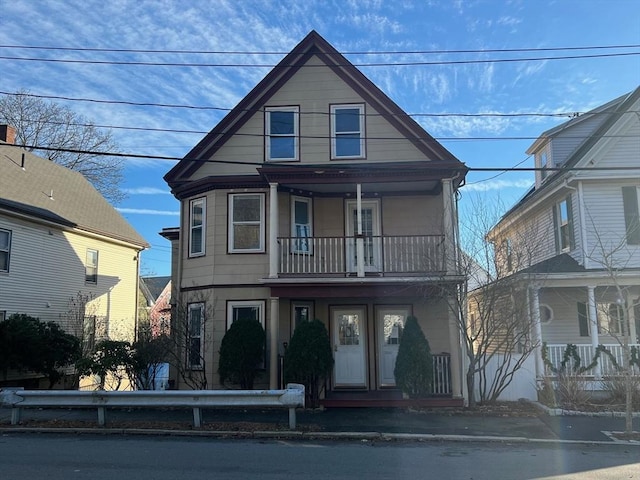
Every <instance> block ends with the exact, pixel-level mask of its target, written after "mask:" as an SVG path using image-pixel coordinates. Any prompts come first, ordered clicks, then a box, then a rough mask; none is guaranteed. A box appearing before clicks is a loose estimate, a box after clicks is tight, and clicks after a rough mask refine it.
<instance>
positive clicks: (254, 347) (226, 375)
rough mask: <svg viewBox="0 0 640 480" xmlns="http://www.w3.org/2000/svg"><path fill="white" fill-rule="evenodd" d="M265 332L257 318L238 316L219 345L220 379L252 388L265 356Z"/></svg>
mask: <svg viewBox="0 0 640 480" xmlns="http://www.w3.org/2000/svg"><path fill="white" fill-rule="evenodd" d="M265 339H266V335H265V332H264V328H262V325H260V322H259V321H257V320H255V319H249V318H239V319H238V320H235V321H234V322H233V323H232V324H231V327H230V328H229V330H227V333H226V334H225V335H224V337H223V338H222V343H221V345H220V365H219V367H218V373H219V374H220V383H222V384H223V385H224V384H225V382H230V383H235V384H239V385H240V388H241V389H243V390H251V389H253V382H254V380H255V378H256V376H257V375H258V373H259V371H260V365H261V364H262V362H263V360H264V348H265Z"/></svg>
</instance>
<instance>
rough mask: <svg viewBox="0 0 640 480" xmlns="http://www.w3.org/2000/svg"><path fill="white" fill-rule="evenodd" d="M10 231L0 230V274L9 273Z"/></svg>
mask: <svg viewBox="0 0 640 480" xmlns="http://www.w3.org/2000/svg"><path fill="white" fill-rule="evenodd" d="M10 254H11V230H5V229H0V272H8V271H9V257H10V256H11V255H10Z"/></svg>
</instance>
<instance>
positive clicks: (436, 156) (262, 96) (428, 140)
mask: <svg viewBox="0 0 640 480" xmlns="http://www.w3.org/2000/svg"><path fill="white" fill-rule="evenodd" d="M314 55H315V56H317V57H318V58H319V59H320V60H322V61H323V62H324V63H325V64H326V65H327V66H328V67H329V68H330V69H331V70H332V71H333V72H334V73H335V74H336V75H337V76H338V77H339V78H340V79H342V80H343V81H344V82H345V83H347V84H348V85H349V86H350V87H351V88H352V89H353V90H354V91H355V92H356V93H357V94H358V95H360V96H361V97H362V98H363V99H364V100H365V101H366V102H367V103H369V104H370V105H371V106H372V107H373V108H374V109H375V110H376V111H378V112H380V113H383V114H385V117H386V119H387V120H388V121H389V123H390V124H391V125H393V126H394V127H395V128H396V129H398V131H400V132H401V133H403V135H404V136H405V137H407V139H410V141H411V142H412V143H413V144H414V145H415V146H416V147H417V148H418V149H419V150H420V151H421V152H422V153H424V154H425V156H427V157H428V158H431V159H433V160H444V161H446V162H447V163H449V164H455V165H456V166H457V167H458V168H461V169H465V170H466V167H465V166H464V164H463V163H462V162H460V160H458V159H457V158H456V157H455V156H454V155H453V154H452V153H451V152H449V151H448V150H447V149H446V148H444V147H443V146H442V145H441V144H440V143H438V141H437V140H435V139H434V138H433V137H432V136H431V135H429V134H428V133H427V132H426V131H425V130H424V129H423V128H422V127H421V126H420V125H419V124H418V123H417V122H416V121H415V120H413V119H412V118H411V117H410V116H409V115H407V114H406V113H405V112H404V111H403V110H402V109H401V108H400V107H399V106H398V105H397V104H396V103H395V102H394V101H393V100H391V99H390V98H389V97H388V96H387V95H386V94H385V93H384V92H383V91H382V90H380V89H379V88H378V87H377V86H376V85H375V84H374V83H373V82H371V80H369V79H368V78H367V77H366V76H365V75H364V74H362V73H361V72H360V70H358V69H357V68H356V67H355V66H354V65H353V64H352V63H351V62H349V61H348V60H347V59H346V58H345V57H344V56H342V55H341V54H340V53H339V52H338V51H337V50H336V49H335V48H334V47H333V46H332V45H331V44H329V43H328V42H327V41H326V40H325V39H324V38H322V37H321V36H320V35H319V34H318V33H317V32H316V31H314V30H312V31H311V32H310V33H309V34H308V35H307V36H306V37H305V38H304V39H303V40H302V41H301V42H300V43H299V44H298V45H296V47H295V48H294V49H293V50H292V51H291V52H290V53H289V54H288V55H286V56H285V57H284V58H283V59H282V61H280V63H278V65H276V66H275V67H274V68H273V69H272V70H271V71H270V72H269V73H268V74H267V75H266V76H265V77H264V78H263V79H262V80H261V81H260V82H259V83H258V84H257V85H256V86H255V87H254V88H253V90H251V91H250V92H249V93H248V94H247V95H246V96H245V97H244V98H243V99H242V100H241V101H240V102H239V103H238V104H237V105H236V106H235V107H234V108H233V109H232V110H231V111H230V112H229V113H228V114H227V115H226V116H225V117H224V118H223V119H222V120H221V121H220V122H219V123H218V124H217V125H216V126H215V127H214V128H213V129H212V130H211V131H210V132H209V133H208V134H207V135H206V136H205V137H204V138H203V139H202V140H201V141H200V142H199V143H198V144H197V145H196V146H195V147H194V148H193V149H192V150H191V151H190V152H189V153H187V155H186V156H185V157H184V158H183V159H182V160H181V161H180V162H179V163H178V164H177V165H176V166H174V167H173V168H172V169H171V170H170V171H169V172H168V173H167V174H166V175H165V176H164V179H165V181H166V182H167V183H168V184H169V185H170V186H172V187H174V186H175V185H179V184H180V182H179V180H180V179H181V178H186V177H188V176H189V175H192V174H193V173H194V172H195V171H197V170H198V168H200V166H201V165H202V164H203V163H204V162H205V161H206V160H207V159H209V158H211V156H212V155H213V154H214V153H215V152H216V151H217V150H218V149H219V148H220V147H221V146H222V145H223V144H224V143H225V142H226V141H227V140H228V139H229V138H231V137H232V136H233V135H234V133H236V132H237V131H238V130H239V129H240V128H241V127H242V126H243V125H244V124H245V123H246V122H247V121H248V120H249V119H250V118H251V116H253V115H254V114H255V113H256V112H257V111H259V110H260V109H261V108H262V107H263V105H264V104H265V103H267V102H268V101H269V99H270V98H271V97H272V96H273V95H274V94H275V93H276V92H277V91H278V90H279V89H280V87H282V86H283V85H284V84H285V83H286V82H287V81H288V80H289V79H290V78H291V77H292V76H293V75H294V74H295V73H296V72H297V71H298V70H299V69H300V68H301V67H302V66H303V65H304V64H305V63H306V62H307V61H308V60H309V59H310V58H311V57H312V56H314Z"/></svg>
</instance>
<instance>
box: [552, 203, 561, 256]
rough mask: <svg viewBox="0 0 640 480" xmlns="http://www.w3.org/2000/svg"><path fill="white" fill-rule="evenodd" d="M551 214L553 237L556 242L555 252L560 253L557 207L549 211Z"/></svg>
mask: <svg viewBox="0 0 640 480" xmlns="http://www.w3.org/2000/svg"><path fill="white" fill-rule="evenodd" d="M551 210H552V212H553V236H554V238H555V242H556V252H560V229H559V228H558V205H554V206H553V208H552V209H551Z"/></svg>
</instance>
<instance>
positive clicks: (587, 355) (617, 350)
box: [547, 344, 640, 376]
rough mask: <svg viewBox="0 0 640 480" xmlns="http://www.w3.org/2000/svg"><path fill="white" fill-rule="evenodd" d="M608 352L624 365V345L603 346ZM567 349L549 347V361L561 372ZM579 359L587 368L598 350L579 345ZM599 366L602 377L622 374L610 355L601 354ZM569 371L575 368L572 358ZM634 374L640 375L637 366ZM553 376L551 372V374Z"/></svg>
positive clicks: (586, 374)
mask: <svg viewBox="0 0 640 480" xmlns="http://www.w3.org/2000/svg"><path fill="white" fill-rule="evenodd" d="M603 346H604V347H605V348H606V349H607V350H609V351H610V352H611V354H612V356H613V358H615V361H616V363H617V364H618V365H619V366H621V365H623V364H624V349H623V346H622V345H619V344H611V345H603ZM631 346H635V347H636V348H640V345H638V344H634V345H630V347H631ZM566 349H567V345H566V344H553V345H547V359H548V360H549V362H550V363H551V365H553V368H554V369H555V370H559V369H560V368H561V365H562V359H563V357H564V352H565V350H566ZM576 349H577V354H578V357H580V366H581V367H585V366H587V365H589V364H590V363H591V362H592V361H593V359H594V358H595V355H596V350H595V348H594V347H593V346H592V345H585V344H579V345H576ZM598 365H599V366H600V373H601V375H605V376H606V375H616V374H619V373H620V372H619V371H618V370H617V369H616V367H615V365H614V363H613V362H612V361H611V358H610V357H609V355H605V354H603V353H601V354H600V358H599V359H598ZM566 368H567V369H570V368H573V359H572V358H570V359H569V362H568V364H567V365H566ZM633 370H634V373H635V374H637V375H640V369H639V368H638V367H637V366H634V367H633ZM549 373H550V374H551V372H549ZM593 374H594V372H593V371H587V372H584V373H582V375H583V376H592V375H593Z"/></svg>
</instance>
